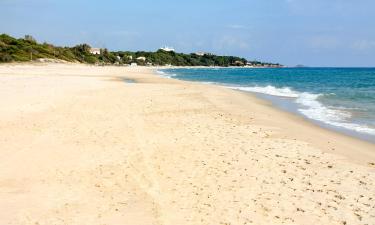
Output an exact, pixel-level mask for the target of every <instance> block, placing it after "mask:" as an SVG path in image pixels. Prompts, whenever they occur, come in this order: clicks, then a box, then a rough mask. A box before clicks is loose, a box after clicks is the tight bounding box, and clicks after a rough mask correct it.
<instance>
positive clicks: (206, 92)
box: [0, 64, 375, 225]
mask: <svg viewBox="0 0 375 225" xmlns="http://www.w3.org/2000/svg"><path fill="white" fill-rule="evenodd" d="M130 81H134V82H130ZM0 87H1V88H0V96H1V97H2V99H3V102H2V103H3V105H5V106H6V107H2V108H0V120H1V121H0V122H1V123H0V124H1V126H0V137H1V138H0V144H1V146H3V147H2V149H1V154H0V162H1V163H0V199H2V201H0V209H1V210H0V224H30V225H31V224H41V225H42V224H72V225H76V224H77V225H78V224H87V223H89V224H121V223H123V221H127V222H129V223H131V224H142V225H143V224H144V225H146V224H163V225H164V224H166V225H172V224H191V225H193V224H194V225H195V224H246V223H248V224H251V223H254V224H281V223H287V224H372V223H373V222H374V221H375V215H374V213H373V209H372V208H371V206H372V201H373V199H375V185H374V182H375V173H374V172H375V151H374V150H375V145H374V144H371V143H368V142H364V141H361V140H358V139H355V138H351V137H348V136H345V135H342V134H339V133H336V132H333V131H330V130H326V129H324V128H321V127H318V126H317V125H314V124H312V123H310V122H308V121H306V120H305V119H303V118H300V117H298V116H296V115H293V114H290V113H288V112H284V111H282V110H279V109H277V108H275V107H274V106H272V105H271V104H270V103H269V102H267V101H265V100H262V99H260V98H258V97H256V96H254V95H252V94H249V93H243V92H239V91H235V90H230V89H227V88H224V87H219V86H215V85H209V84H200V83H196V82H188V81H181V80H175V79H167V78H162V77H160V76H159V75H157V74H156V68H143V67H135V68H124V67H93V66H85V65H79V64H78V65H77V64H75V65H71V64H69V65H65V64H58V65H56V64H45V65H43V66H40V65H38V66H35V65H16V66H2V65H0Z"/></svg>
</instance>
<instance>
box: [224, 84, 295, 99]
mask: <svg viewBox="0 0 375 225" xmlns="http://www.w3.org/2000/svg"><path fill="white" fill-rule="evenodd" d="M230 88H232V89H235V90H241V91H250V92H256V93H262V94H267V95H274V96H279V97H288V98H297V97H298V92H295V91H292V90H291V89H290V88H288V87H285V88H276V87H274V86H266V87H258V86H256V87H230Z"/></svg>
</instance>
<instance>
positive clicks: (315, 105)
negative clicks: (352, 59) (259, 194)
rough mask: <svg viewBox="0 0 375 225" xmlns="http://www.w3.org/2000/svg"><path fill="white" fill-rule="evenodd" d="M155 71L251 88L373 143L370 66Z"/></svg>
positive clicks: (374, 95)
mask: <svg viewBox="0 0 375 225" xmlns="http://www.w3.org/2000/svg"><path fill="white" fill-rule="evenodd" d="M158 73H159V74H160V75H161V76H163V77H168V78H174V79H180V80H187V81H195V82H202V83H210V84H216V85H220V86H224V87H226V88H230V89H234V90H239V91H245V92H251V93H255V94H256V95H257V96H258V97H260V98H263V99H266V100H268V101H270V102H272V104H273V105H274V106H275V107H278V108H280V109H282V110H285V111H288V112H291V113H295V114H298V115H300V116H302V117H304V118H306V119H308V120H311V121H312V122H314V123H316V124H318V125H320V126H322V127H325V128H328V129H333V130H335V131H338V132H341V133H344V134H347V135H351V136H355V137H358V138H360V139H363V140H366V141H370V142H374V143H375V68H190V69H185V68H178V69H162V70H159V71H158Z"/></svg>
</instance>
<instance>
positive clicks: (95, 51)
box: [90, 48, 100, 55]
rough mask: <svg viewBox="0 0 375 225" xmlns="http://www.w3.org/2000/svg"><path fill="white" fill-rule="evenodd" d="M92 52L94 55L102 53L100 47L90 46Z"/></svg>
mask: <svg viewBox="0 0 375 225" xmlns="http://www.w3.org/2000/svg"><path fill="white" fill-rule="evenodd" d="M90 53H91V54H94V55H100V48H90Z"/></svg>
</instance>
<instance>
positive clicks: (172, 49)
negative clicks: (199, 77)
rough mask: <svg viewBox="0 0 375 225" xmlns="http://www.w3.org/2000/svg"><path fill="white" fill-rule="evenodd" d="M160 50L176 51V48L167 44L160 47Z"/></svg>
mask: <svg viewBox="0 0 375 225" xmlns="http://www.w3.org/2000/svg"><path fill="white" fill-rule="evenodd" d="M160 50H163V51H166V52H174V51H175V50H174V48H171V47H167V46H165V47H163V48H160Z"/></svg>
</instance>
